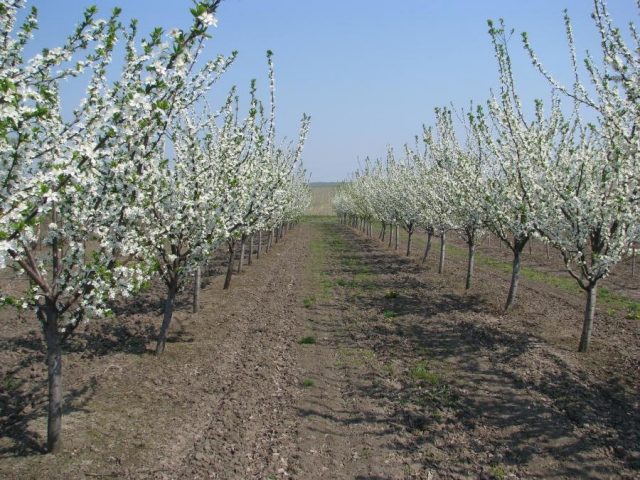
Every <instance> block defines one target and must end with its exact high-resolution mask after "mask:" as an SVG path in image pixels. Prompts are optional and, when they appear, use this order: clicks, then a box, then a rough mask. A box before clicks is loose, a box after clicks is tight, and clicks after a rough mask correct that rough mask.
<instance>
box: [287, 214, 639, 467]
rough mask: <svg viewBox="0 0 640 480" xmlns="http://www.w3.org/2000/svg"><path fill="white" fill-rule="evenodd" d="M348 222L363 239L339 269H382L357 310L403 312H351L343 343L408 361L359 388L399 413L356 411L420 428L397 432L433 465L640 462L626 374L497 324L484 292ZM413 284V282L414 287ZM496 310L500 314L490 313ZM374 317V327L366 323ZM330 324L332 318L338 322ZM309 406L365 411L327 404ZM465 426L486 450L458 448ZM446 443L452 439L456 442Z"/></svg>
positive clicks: (468, 442) (466, 434)
mask: <svg viewBox="0 0 640 480" xmlns="http://www.w3.org/2000/svg"><path fill="white" fill-rule="evenodd" d="M333 228H340V227H337V226H334V227H333ZM343 230H344V231H341V233H343V234H344V235H345V236H346V237H347V239H348V240H347V241H348V242H349V243H350V244H351V245H355V248H354V249H353V250H348V254H347V255H346V257H345V255H344V254H343V253H341V252H338V253H337V257H338V260H339V262H341V259H344V258H347V259H348V261H347V262H346V263H347V265H348V268H346V269H340V268H338V270H337V271H336V272H335V274H336V275H339V276H341V275H349V274H352V273H353V272H354V270H355V271H356V272H357V270H358V269H357V268H355V269H354V268H353V265H358V264H362V265H365V266H366V270H367V271H368V272H370V273H372V274H373V275H375V280H373V284H374V288H373V289H370V290H364V291H361V292H359V294H358V295H355V296H349V295H347V299H348V301H349V302H350V303H351V302H353V303H351V305H352V306H355V307H356V310H357V311H362V312H367V311H369V310H368V309H371V308H374V309H375V310H377V311H381V312H383V311H393V312H394V313H395V314H397V315H398V316H397V317H395V315H394V317H395V318H388V319H381V318H380V317H377V318H373V319H365V320H364V321H362V322H359V323H358V322H354V321H352V320H349V321H346V320H345V322H344V324H343V325H341V326H340V327H336V328H335V331H334V332H333V338H334V339H335V341H336V342H337V343H338V344H339V345H345V344H346V345H347V346H349V347H356V346H360V347H361V346H363V345H366V346H367V347H369V348H371V350H372V351H373V352H375V354H376V357H377V359H378V360H379V361H380V362H382V363H383V364H385V365H387V364H389V365H391V364H393V365H396V368H399V369H400V372H399V373H398V374H395V375H390V374H389V373H388V372H384V371H380V370H375V371H373V372H372V376H371V378H370V379H368V380H358V381H354V382H353V383H354V385H353V389H354V390H353V392H350V395H354V396H361V397H364V398H368V399H376V400H377V401H379V402H381V403H383V404H386V405H391V406H393V412H394V413H393V414H392V415H391V417H389V416H387V415H384V416H381V415H380V414H375V413H371V414H367V413H366V412H363V413H362V415H361V416H359V417H357V418H356V419H355V421H358V422H369V423H386V424H390V425H401V426H402V428H404V429H405V430H406V431H407V432H410V433H411V437H410V438H411V441H409V442H401V441H398V442H394V443H393V444H391V445H389V448H390V449H394V450H407V451H430V452H432V454H431V458H427V460H425V461H424V463H425V466H431V467H438V466H440V467H442V466H445V464H446V468H447V471H450V472H452V473H457V474H460V475H466V474H468V470H469V467H470V466H472V465H477V464H478V461H479V462H480V464H483V463H484V464H486V465H490V464H492V463H495V462H496V461H497V462H498V463H501V464H504V465H507V466H513V467H521V468H522V467H524V468H526V466H527V464H528V463H530V462H535V461H536V460H537V459H538V458H540V457H546V458H547V459H548V458H552V459H553V460H554V461H555V462H557V464H556V465H555V466H554V467H553V468H554V473H555V474H556V475H561V476H569V477H576V476H577V477H580V478H601V477H602V476H615V475H617V474H619V466H620V463H622V464H623V465H625V466H626V467H627V468H630V469H640V411H639V410H638V408H637V398H635V399H634V397H633V395H632V394H631V393H630V392H629V391H628V390H626V389H625V388H623V386H621V385H620V383H619V382H617V381H615V380H612V381H610V382H608V383H598V382H596V381H595V380H593V379H590V378H585V375H584V374H581V372H577V371H574V369H573V367H571V366H570V365H568V364H567V363H566V362H565V361H563V360H562V359H561V358H559V357H558V356H557V355H554V354H553V353H552V352H549V351H548V350H545V349H544V348H542V349H541V348H539V347H540V346H544V341H543V340H542V339H540V338H538V337H535V336H534V335H530V334H527V333H524V332H511V331H508V330H503V329H501V328H500V326H499V325H495V323H496V322H499V320H497V319H495V317H491V319H489V318H488V317H489V316H487V315H485V314H486V313H490V310H489V309H488V308H487V307H486V306H484V305H483V304H482V302H481V300H480V299H479V298H478V297H475V296H473V295H464V296H461V295H456V294H452V293H444V294H441V293H440V292H438V291H437V289H433V287H432V286H431V285H428V284H425V283H423V282H422V281H420V280H419V279H417V278H415V277H414V278H410V277H411V272H412V271H414V270H415V268H414V266H415V263H414V262H412V261H410V260H407V259H399V258H394V257H391V256H389V255H388V254H384V253H376V252H375V251H373V252H372V250H374V249H373V248H371V246H370V244H371V240H368V239H362V238H361V237H358V236H356V235H355V234H353V233H351V234H349V230H346V229H343ZM406 288H409V289H410V290H411V291H410V292H406V291H402V289H406ZM395 290H399V294H398V295H397V296H395V297H394V298H387V297H385V296H384V295H383V293H384V292H387V291H395ZM371 292H374V293H371ZM443 314H450V315H447V316H445V315H443ZM469 316H471V318H473V321H472V320H469ZM489 320H492V322H493V323H485V322H487V321H489ZM363 323H364V324H365V333H364V334H362V331H358V330H357V329H360V330H361V329H362V325H363ZM323 326H324V327H325V328H327V329H328V328H330V327H329V324H328V323H327V324H324V325H323ZM345 330H346V331H347V332H345ZM349 332H350V333H349ZM530 358H533V359H535V361H536V363H535V364H533V365H531V366H530V367H529V368H531V369H535V370H536V372H535V373H536V375H535V376H534V377H533V378H535V379H536V380H535V381H534V380H530V379H528V378H527V377H526V375H525V376H523V368H524V367H522V362H525V363H526V362H527V361H529V359H530ZM519 361H520V362H521V363H520V366H518V365H517V363H518V362H519ZM417 362H425V363H424V365H426V366H425V367H423V368H425V369H426V373H424V375H423V376H424V378H422V379H421V378H415V375H414V376H413V377H412V375H411V369H412V368H413V367H415V365H416V364H417ZM431 365H432V367H428V366H431ZM429 368H432V369H433V371H432V372H431V371H430V370H429ZM429 372H431V373H429ZM525 373H526V368H525ZM391 380H393V381H391ZM398 383H399V384H400V385H401V387H400V388H398ZM314 410H315V409H314ZM338 413H339V412H338ZM300 414H301V415H323V416H325V417H327V416H328V417H330V418H329V419H330V420H332V421H335V422H345V421H346V422H347V423H348V422H353V421H354V420H345V419H344V416H343V415H340V414H335V415H334V414H331V415H327V414H326V413H321V412H320V410H318V411H313V410H309V411H301V412H300ZM385 433H388V431H387V430H385V429H383V430H382V433H381V434H385ZM456 438H457V439H459V440H460V441H462V442H464V443H465V447H466V448H467V449H468V450H469V451H470V452H471V455H472V456H473V457H474V458H473V459H471V460H469V461H468V462H465V461H463V460H462V459H461V460H460V461H459V462H458V465H455V464H454V463H452V462H451V458H449V457H447V455H448V454H450V452H451V449H453V448H454V447H453V446H451V445H449V446H448V447H446V445H447V444H448V442H449V443H450V442H451V441H452V439H456ZM435 445H441V446H442V445H445V447H443V448H444V449H445V451H439V448H437V447H435ZM434 449H435V450H434ZM446 449H449V451H448V452H447V451H446ZM611 452H614V453H613V454H612V453H611ZM615 457H617V459H616V458H615ZM443 462H444V463H443ZM618 462H620V463H618ZM477 473H481V472H477ZM363 478H364V477H363Z"/></svg>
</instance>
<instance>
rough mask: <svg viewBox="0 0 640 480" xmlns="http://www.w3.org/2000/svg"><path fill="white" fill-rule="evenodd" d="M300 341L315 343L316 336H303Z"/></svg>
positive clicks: (306, 343) (305, 343)
mask: <svg viewBox="0 0 640 480" xmlns="http://www.w3.org/2000/svg"><path fill="white" fill-rule="evenodd" d="M298 343H299V344H300V345H315V344H316V337H313V336H307V337H302V338H301V339H300V340H298Z"/></svg>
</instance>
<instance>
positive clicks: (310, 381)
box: [302, 378, 316, 388]
mask: <svg viewBox="0 0 640 480" xmlns="http://www.w3.org/2000/svg"><path fill="white" fill-rule="evenodd" d="M315 384H316V382H315V381H314V380H313V379H312V378H305V379H304V380H302V386H303V387H304V388H309V387H313V386H314V385H315Z"/></svg>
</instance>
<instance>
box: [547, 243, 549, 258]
mask: <svg viewBox="0 0 640 480" xmlns="http://www.w3.org/2000/svg"><path fill="white" fill-rule="evenodd" d="M547 260H549V244H548V243H547Z"/></svg>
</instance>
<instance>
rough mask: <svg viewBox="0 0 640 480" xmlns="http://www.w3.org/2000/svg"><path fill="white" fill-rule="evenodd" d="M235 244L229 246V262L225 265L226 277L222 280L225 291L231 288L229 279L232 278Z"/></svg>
mask: <svg viewBox="0 0 640 480" xmlns="http://www.w3.org/2000/svg"><path fill="white" fill-rule="evenodd" d="M235 245H236V243H235V242H232V243H230V244H229V262H228V263H227V276H226V277H225V279H224V287H222V289H223V290H227V289H228V288H229V287H230V286H231V277H232V276H233V255H234V253H235Z"/></svg>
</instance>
